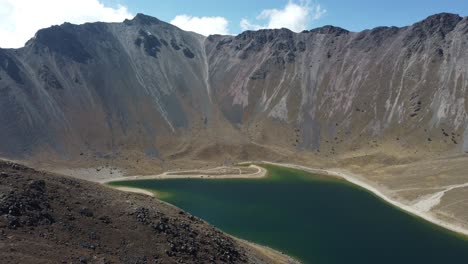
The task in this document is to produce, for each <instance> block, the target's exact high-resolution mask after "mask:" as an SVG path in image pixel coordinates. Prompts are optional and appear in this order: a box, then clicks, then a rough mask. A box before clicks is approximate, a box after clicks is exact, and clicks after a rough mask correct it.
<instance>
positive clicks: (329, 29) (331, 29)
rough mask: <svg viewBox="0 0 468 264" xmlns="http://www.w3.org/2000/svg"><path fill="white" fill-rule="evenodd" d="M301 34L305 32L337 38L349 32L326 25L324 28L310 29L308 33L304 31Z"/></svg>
mask: <svg viewBox="0 0 468 264" xmlns="http://www.w3.org/2000/svg"><path fill="white" fill-rule="evenodd" d="M303 32H304V33H305V32H310V33H319V34H336V35H337V36H339V35H341V34H347V33H349V31H348V30H346V29H344V28H340V27H335V26H331V25H326V26H323V27H319V28H314V29H311V30H310V31H307V30H305V31H303Z"/></svg>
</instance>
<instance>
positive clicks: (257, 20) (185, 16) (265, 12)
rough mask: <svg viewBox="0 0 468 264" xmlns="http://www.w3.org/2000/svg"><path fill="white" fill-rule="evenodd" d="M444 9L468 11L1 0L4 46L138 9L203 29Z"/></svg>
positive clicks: (406, 15)
mask: <svg viewBox="0 0 468 264" xmlns="http://www.w3.org/2000/svg"><path fill="white" fill-rule="evenodd" d="M441 12H449V13H455V14H460V15H461V16H466V15H467V14H468V1H465V0H463V1H462V0H445V1H440V0H410V1H408V0H394V1H383V0H380V1H379V0H349V1H342V0H269V1H252V0H237V1H220V0H198V1H197V3H196V4H193V3H191V2H189V1H186V0H153V1H145V0H41V1H37V0H0V47H2V48H18V47H22V46H23V45H24V43H25V42H26V41H27V40H28V39H30V38H32V37H33V36H34V34H35V33H36V32H37V30H39V29H41V28H46V27H50V26H52V25H59V24H62V23H64V22H70V23H74V24H82V23H85V22H96V21H102V22H121V21H123V20H124V19H131V18H132V17H133V16H134V15H135V14H136V13H144V14H147V15H150V16H154V17H157V18H159V19H161V20H163V21H167V22H169V23H172V24H174V25H176V26H178V27H179V28H181V29H184V30H187V31H194V32H197V33H200V34H202V35H210V34H239V33H240V32H242V31H245V30H258V29H262V28H283V27H284V28H289V29H290V30H292V31H295V32H300V31H302V30H305V29H311V28H315V27H320V26H323V25H334V26H339V27H342V28H345V29H348V30H351V31H361V30H364V29H370V28H374V27H377V26H406V25H411V24H413V23H415V22H417V21H420V20H422V19H424V18H425V17H427V16H429V15H432V14H435V13H441Z"/></svg>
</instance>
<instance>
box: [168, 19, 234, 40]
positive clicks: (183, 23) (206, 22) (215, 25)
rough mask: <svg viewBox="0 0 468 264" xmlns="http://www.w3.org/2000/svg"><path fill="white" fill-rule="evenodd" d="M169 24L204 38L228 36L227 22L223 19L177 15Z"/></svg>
mask: <svg viewBox="0 0 468 264" xmlns="http://www.w3.org/2000/svg"><path fill="white" fill-rule="evenodd" d="M170 23H171V24H173V25H174V26H177V27H179V28H181V29H183V30H187V31H193V32H196V33H198V34H202V35H204V36H208V35H213V34H221V35H229V29H228V25H229V22H228V21H227V19H226V18H224V17H219V16H217V17H194V16H189V15H178V16H176V17H175V18H174V19H172V21H171V22H170Z"/></svg>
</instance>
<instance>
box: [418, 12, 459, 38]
mask: <svg viewBox="0 0 468 264" xmlns="http://www.w3.org/2000/svg"><path fill="white" fill-rule="evenodd" d="M462 19H463V18H462V17H461V16H459V15H457V14H451V13H439V14H435V15H432V16H429V17H427V18H426V19H424V20H422V21H420V22H418V23H416V24H415V25H416V26H420V27H422V28H424V29H426V30H428V31H434V30H435V29H440V30H442V31H443V32H445V33H446V32H448V31H451V30H453V29H454V28H455V26H456V25H457V24H458V22H460V21H461V20H462Z"/></svg>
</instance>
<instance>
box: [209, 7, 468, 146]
mask: <svg viewBox="0 0 468 264" xmlns="http://www.w3.org/2000/svg"><path fill="white" fill-rule="evenodd" d="M467 30H468V20H467V19H466V18H464V19H462V18H461V17H459V16H457V15H452V14H439V15H434V16H431V17H429V18H427V19H426V20H424V21H422V22H419V23H416V24H414V25H412V26H409V27H404V28H396V27H381V28H375V29H373V30H366V31H363V32H358V33H354V32H348V31H346V30H344V29H341V28H336V27H331V26H327V27H323V28H318V29H314V30H311V31H304V32H302V33H299V34H296V33H293V32H291V31H289V30H287V29H279V30H260V31H257V32H251V31H247V32H244V33H242V34H240V35H238V36H235V37H230V36H210V37H209V38H208V40H207V47H208V48H207V53H208V54H209V55H208V57H209V61H210V65H211V67H210V80H211V87H212V88H213V90H214V93H215V94H216V96H217V97H216V101H217V102H219V105H220V108H221V110H222V111H223V113H225V116H226V117H227V119H228V120H230V121H231V122H233V123H237V124H242V125H243V126H247V127H248V128H251V129H252V127H253V126H258V123H265V122H271V120H275V121H276V122H275V123H274V126H278V123H283V124H284V125H286V127H287V129H286V131H287V133H288V136H289V139H288V138H284V137H278V135H275V136H274V137H272V138H273V139H272V140H270V142H268V141H267V142H268V143H271V142H275V141H276V142H278V141H277V140H278V138H281V139H282V141H283V143H284V145H286V146H287V145H291V142H292V144H293V145H297V146H298V147H300V148H303V149H311V150H317V151H319V150H323V149H325V150H326V151H327V152H328V153H329V154H334V153H335V152H336V151H335V150H337V149H339V150H350V149H353V148H359V147H362V145H363V144H364V145H365V144H366V143H368V142H365V140H369V139H371V140H372V138H378V139H379V140H380V141H382V140H393V141H394V142H395V139H396V138H400V139H401V138H405V139H407V140H409V141H410V142H411V144H413V145H424V144H427V141H428V140H430V141H436V142H438V143H440V142H441V141H442V142H444V143H446V144H444V146H443V147H445V148H447V149H450V148H456V149H458V150H467V149H466V144H465V147H462V145H464V143H463V142H465V137H464V131H465V127H466V124H467V122H466V121H467V120H466V119H467V115H466V109H467V106H468V105H467V104H466V102H465V98H466V96H467V94H466V93H467V89H466V88H467V74H468V72H467V71H468V67H467V64H466V63H467V59H468V57H467V54H466V52H465V51H466V50H467V48H468V46H467V42H466V41H467V37H468V36H467V35H466V33H467ZM260 127H262V126H260ZM263 127H264V129H263V130H261V131H259V132H257V133H253V135H252V136H253V139H255V140H262V138H264V137H265V134H266V135H268V134H270V132H271V125H270V126H268V125H264V126H263ZM294 129H296V131H294ZM295 134H296V135H297V137H298V138H297V139H298V142H295V140H294V138H295ZM447 134H448V136H447ZM362 138H365V139H362ZM288 140H289V141H288ZM371 140H369V141H371ZM457 145H458V146H457Z"/></svg>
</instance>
